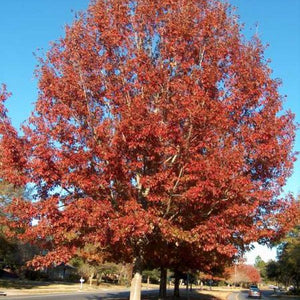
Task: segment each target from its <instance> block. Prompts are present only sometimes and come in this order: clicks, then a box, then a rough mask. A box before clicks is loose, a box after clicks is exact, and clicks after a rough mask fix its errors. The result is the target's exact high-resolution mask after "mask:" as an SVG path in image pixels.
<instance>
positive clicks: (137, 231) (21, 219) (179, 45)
mask: <svg viewBox="0 0 300 300" xmlns="http://www.w3.org/2000/svg"><path fill="white" fill-rule="evenodd" d="M227 8H228V7H227V5H226V4H222V3H220V2H218V1H214V0H212V1H207V0H188V1H187V0H183V1H171V0H164V1H156V0H155V1H154V0H151V1H150V0H142V1H137V2H132V1H127V0H105V1H104V0H98V1H94V2H93V4H91V5H90V7H89V10H88V12H87V13H86V15H83V16H81V17H79V18H78V19H77V20H76V21H75V22H74V23H73V25H72V26H70V27H68V28H66V36H65V37H64V38H63V39H61V40H59V41H58V42H56V43H54V45H53V47H52V49H51V50H50V51H49V52H48V54H47V56H46V57H45V58H44V59H41V61H40V68H39V70H38V72H37V73H38V78H39V97H38V100H37V102H36V106H35V110H34V112H33V114H32V117H31V118H30V119H29V122H28V126H25V127H24V128H23V132H24V135H23V136H22V137H21V138H19V137H17V134H16V131H15V130H14V129H13V128H12V126H11V125H10V122H9V120H7V117H6V114H5V110H4V108H3V105H2V103H1V118H2V120H3V122H2V123H1V127H0V133H1V135H2V139H1V145H0V150H1V160H2V162H1V163H2V164H1V176H2V177H3V178H5V179H7V180H9V181H11V182H13V183H15V184H24V183H31V184H32V185H33V186H34V187H35V191H36V195H35V201H34V202H33V203H28V202H25V203H23V202H22V200H21V199H18V200H16V201H15V202H14V203H13V204H12V206H11V208H10V211H11V212H13V214H14V215H15V218H14V219H13V220H14V222H15V223H13V225H14V226H16V227H18V226H25V224H27V228H26V230H25V232H24V233H22V237H23V238H25V237H27V238H28V239H31V240H38V241H41V242H42V243H43V245H44V247H45V248H46V249H47V250H48V254H47V255H46V256H41V257H40V258H37V259H36V260H35V262H34V264H35V265H37V264H39V263H40V264H49V263H51V262H61V261H63V260H68V259H69V257H70V256H72V255H75V254H76V253H77V251H78V249H81V248H83V247H84V246H85V245H87V244H90V243H93V244H96V245H99V251H102V250H103V249H105V250H106V251H109V253H110V254H111V255H112V256H114V257H115V258H116V259H119V260H132V259H133V257H136V256H140V257H143V256H144V259H145V260H146V259H149V258H153V259H154V258H156V259H158V257H159V259H160V257H167V258H166V260H168V259H169V258H170V256H169V257H168V249H170V248H172V249H178V251H179V252H178V253H181V254H182V255H183V254H184V253H186V251H187V250H188V249H194V250H193V251H194V252H195V255H194V257H197V256H198V258H197V259H195V260H193V261H191V262H189V264H192V263H194V264H197V265H198V266H199V265H201V266H202V265H203V264H204V265H206V266H208V265H209V264H207V260H206V262H205V263H203V260H201V258H200V257H199V254H197V253H200V254H201V255H202V257H209V261H214V262H215V264H217V262H218V256H219V257H222V258H224V259H225V258H231V257H232V256H233V255H235V254H236V253H237V251H238V250H239V249H243V245H247V244H249V243H250V242H252V241H254V240H257V239H270V238H273V237H274V236H276V235H278V234H282V232H283V231H285V230H286V227H285V226H286V224H292V222H290V221H291V220H292V219H293V210H292V209H291V208H292V207H293V203H292V199H291V197H287V198H285V199H279V195H280V192H281V189H282V186H283V185H284V183H285V180H286V178H287V177H288V176H289V175H290V173H291V169H292V165H293V161H294V154H293V153H292V152H291V149H292V144H293V140H294V131H295V126H294V124H293V115H292V114H291V113H290V112H287V113H284V112H282V111H281V105H282V101H281V100H282V99H281V96H280V95H279V94H278V85H279V83H278V81H276V80H274V79H272V78H271V77H270V73H271V70H270V68H269V67H268V65H267V63H266V62H265V59H264V56H263V51H264V47H263V46H262V45H261V43H260V41H259V40H258V39H257V38H254V39H253V40H252V41H250V42H247V43H245V42H243V37H242V36H241V35H240V28H239V26H238V25H237V23H236V18H235V17H233V16H231V15H230V14H229V13H228V10H227ZM1 95H2V96H1V97H2V98H1V99H2V102H3V101H4V100H5V98H6V97H7V94H6V92H5V91H4V92H2V94H1ZM28 206H29V207H28ZM25 207H26V209H25ZM20 208H21V209H20ZM287 212H290V215H289V217H288V218H285V219H282V218H280V219H279V218H278V217H280V216H281V215H282V214H284V213H287ZM32 218H35V219H37V220H38V221H39V222H38V225H36V226H32V225H31V220H32ZM154 246H155V247H154ZM157 247H160V248H159V250H160V251H161V252H163V254H164V255H160V254H161V253H158V254H156V253H155V251H157ZM174 251H175V253H176V251H177V250H174ZM173 253H174V252H173ZM145 255H147V257H145ZM174 255H175V254H174ZM180 257H181V256H180ZM159 259H158V260H159ZM222 260H223V259H222ZM169 263H170V262H169ZM177 263H178V261H177Z"/></svg>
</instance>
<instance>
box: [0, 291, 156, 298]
mask: <svg viewBox="0 0 300 300" xmlns="http://www.w3.org/2000/svg"><path fill="white" fill-rule="evenodd" d="M142 294H143V295H144V294H158V290H148V291H143V292H142ZM128 297H129V289H127V290H121V291H120V290H117V291H107V292H103V291H99V292H80V291H78V292H74V293H68V294H53V295H49V294H47V295H28V296H27V295H20V296H6V297H1V298H0V299H2V298H3V299H10V300H29V299H30V300H31V299H32V300H100V299H103V298H125V299H127V298H128Z"/></svg>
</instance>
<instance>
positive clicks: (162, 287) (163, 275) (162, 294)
mask: <svg viewBox="0 0 300 300" xmlns="http://www.w3.org/2000/svg"><path fill="white" fill-rule="evenodd" d="M166 297H167V269H166V268H164V267H161V268H160V284H159V298H160V299H165V298H166Z"/></svg>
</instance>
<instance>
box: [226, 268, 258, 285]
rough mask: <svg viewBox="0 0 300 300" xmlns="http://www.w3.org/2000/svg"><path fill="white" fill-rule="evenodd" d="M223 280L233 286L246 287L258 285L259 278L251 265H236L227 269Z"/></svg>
mask: <svg viewBox="0 0 300 300" xmlns="http://www.w3.org/2000/svg"><path fill="white" fill-rule="evenodd" d="M224 275H225V278H226V279H227V280H228V281H229V282H232V283H234V284H236V283H238V284H243V285H248V284H251V283H256V284H257V283H259V282H260V281H261V277H260V274H259V270H258V269H257V268H255V267H254V266H251V265H245V264H238V265H233V266H231V267H230V268H227V270H226V272H225V274H224Z"/></svg>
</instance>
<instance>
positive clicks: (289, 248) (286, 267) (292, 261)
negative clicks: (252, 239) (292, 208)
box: [278, 225, 300, 290]
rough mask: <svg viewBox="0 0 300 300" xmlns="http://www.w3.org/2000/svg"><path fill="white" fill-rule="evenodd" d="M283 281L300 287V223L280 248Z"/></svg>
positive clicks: (279, 258)
mask: <svg viewBox="0 0 300 300" xmlns="http://www.w3.org/2000/svg"><path fill="white" fill-rule="evenodd" d="M278 263H279V266H280V271H281V282H282V283H283V284H284V285H286V286H288V285H293V286H295V287H296V289H297V290H299V289H300V225H297V226H295V228H294V229H293V230H292V231H291V232H290V233H289V234H288V236H287V238H286V239H285V241H284V242H283V243H282V245H281V246H280V247H279V250H278Z"/></svg>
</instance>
